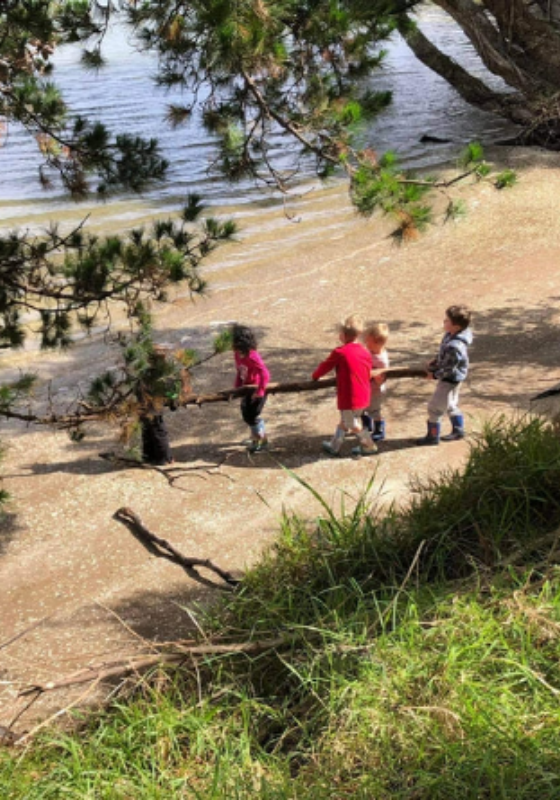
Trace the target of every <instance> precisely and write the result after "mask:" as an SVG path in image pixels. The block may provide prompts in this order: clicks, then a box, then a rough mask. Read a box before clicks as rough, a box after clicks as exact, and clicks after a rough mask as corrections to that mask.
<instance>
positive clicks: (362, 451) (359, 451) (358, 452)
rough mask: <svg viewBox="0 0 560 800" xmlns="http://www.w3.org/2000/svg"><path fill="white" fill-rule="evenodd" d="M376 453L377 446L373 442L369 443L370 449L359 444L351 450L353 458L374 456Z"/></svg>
mask: <svg viewBox="0 0 560 800" xmlns="http://www.w3.org/2000/svg"><path fill="white" fill-rule="evenodd" d="M376 453H377V445H376V444H374V443H373V442H372V443H371V447H366V446H365V445H363V444H359V445H358V446H357V447H353V448H352V455H353V456H374V455H376Z"/></svg>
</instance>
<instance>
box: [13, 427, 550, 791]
mask: <svg viewBox="0 0 560 800" xmlns="http://www.w3.org/2000/svg"><path fill="white" fill-rule="evenodd" d="M559 486H560V440H559V439H558V438H557V436H556V435H555V433H554V431H553V430H552V429H550V428H549V427H547V426H546V425H545V424H543V423H542V422H540V421H538V420H532V419H523V420H519V421H517V422H515V421H514V422H506V421H505V420H503V419H499V420H495V421H494V422H493V424H492V425H491V426H489V427H488V428H487V429H486V431H485V432H484V434H483V435H482V436H481V438H480V440H479V441H477V442H476V443H475V444H474V445H473V447H472V451H471V454H470V457H469V460H468V463H467V465H466V467H465V469H463V470H462V471H461V472H454V471H453V472H451V471H450V472H449V473H448V474H446V475H445V476H444V477H443V478H442V479H441V480H438V481H431V482H428V483H426V484H424V485H418V486H417V487H416V493H415V495H414V498H415V499H414V501H413V503H412V504H411V506H410V507H409V508H407V509H405V510H399V509H397V508H393V509H391V510H390V511H389V512H388V513H380V512H379V511H378V510H376V508H375V507H371V506H370V505H369V501H368V499H367V497H364V498H363V499H362V500H361V501H360V503H358V505H357V507H356V508H352V509H350V510H348V509H344V508H342V509H340V510H338V511H337V512H336V513H335V512H334V511H333V510H332V509H331V508H329V507H328V505H327V504H326V503H323V505H322V509H323V512H322V515H321V517H320V518H319V519H316V520H315V521H313V522H310V521H304V520H302V519H300V518H298V517H295V516H293V515H287V516H286V517H285V519H284V520H283V524H282V529H281V531H280V533H279V537H278V540H277V541H276V542H275V544H274V546H273V547H271V549H270V551H269V552H268V553H267V554H266V555H265V556H264V557H263V559H262V561H261V563H260V564H259V565H258V566H257V567H256V568H255V569H253V570H252V571H251V573H250V574H249V575H248V576H247V579H246V580H245V581H244V583H243V586H242V588H241V590H240V591H238V592H237V593H236V594H235V595H234V596H233V597H232V598H231V599H229V600H228V601H227V602H226V603H224V604H223V605H222V606H221V607H220V608H219V609H215V610H214V614H213V617H212V619H208V620H207V621H206V623H205V624H206V626H207V630H213V632H214V633H215V634H216V635H219V636H220V637H230V638H231V639H235V640H237V641H241V640H249V639H257V638H258V639H262V638H263V637H265V636H267V635H278V634H281V635H285V637H286V644H285V646H283V647H278V648H277V649H275V650H270V651H266V652H264V653H262V654H261V655H259V656H253V657H251V658H249V657H248V656H247V655H242V654H235V655H231V656H220V657H212V658H210V657H208V658H206V660H205V661H204V662H201V663H200V664H199V665H198V667H197V670H196V671H195V670H194V669H193V668H188V669H183V670H175V671H168V672H167V673H165V674H164V675H162V674H159V675H158V678H157V680H148V679H146V680H144V681H142V682H141V683H139V685H138V686H137V687H136V689H135V691H134V692H133V694H132V696H130V697H127V698H124V697H123V698H121V699H120V701H118V702H116V703H114V704H113V705H112V707H111V708H109V709H107V710H106V711H105V712H103V713H102V714H98V715H95V716H90V717H89V718H87V719H86V720H85V721H84V722H83V723H82V725H81V726H79V727H78V730H77V731H76V732H74V733H73V734H67V733H63V732H61V731H56V730H51V731H49V732H47V733H45V735H44V736H43V737H42V738H41V739H40V740H39V741H37V742H36V743H35V744H34V745H33V746H32V747H31V748H28V749H27V750H26V751H24V752H23V753H19V752H18V751H17V749H16V750H13V749H12V750H10V751H8V750H5V751H3V752H2V753H0V785H1V786H3V787H8V788H7V790H5V791H4V792H3V796H4V797H7V798H9V799H10V800H20V799H21V798H26V800H35V799H36V798H37V800H38V799H39V798H41V800H46V799H48V798H57V799H58V798H69V799H72V800H78V799H79V800H90V799H91V800H101V799H103V800H105V798H107V800H121V799H122V800H124V799H125V798H126V799H127V800H128V799H130V800H132V799H133V798H134V800H138V799H139V798H142V799H144V798H150V799H151V798H154V800H155V799H156V798H158V799H159V798H162V800H163V798H166V800H169V798H172V799H174V798H204V800H207V799H210V798H227V800H229V798H240V799H241V798H243V799H244V798H247V799H248V798H255V797H259V798H264V799H265V800H291V799H292V798H294V799H297V800H323V798H324V799H325V800H326V799H327V798H329V800H330V799H332V800H335V799H336V800H342V798H363V800H366V798H367V800H372V798H375V800H385V798H387V800H389V798H391V800H395V799H396V800H439V799H440V798H441V800H449V798H461V799H462V798H465V799H470V798H472V800H479V799H480V798H489V799H492V800H493V799H494V798H496V799H498V798H500V799H502V798H503V799H504V800H505V799H506V798H507V799H508V800H510V798H515V799H516V800H518V799H519V800H533V799H534V800H537V798H538V800H547V798H559V797H560V749H559V748H558V746H557V738H558V737H557V731H558V729H559V724H560V702H559V700H560V568H558V567H557V566H556V562H557V561H558V557H559V553H560V548H558V547H557V545H558V541H559V540H560V533H559V535H558V537H556V535H555V532H556V531H558V529H559V527H560V492H559V491H558V487H559ZM309 490H310V491H313V489H312V488H311V487H310V488H309ZM316 497H318V496H317V495H316ZM319 500H321V498H319ZM321 502H322V501H321ZM557 551H558V552H557ZM156 686H157V687H158V688H157V689H156V688H155V687H156ZM162 686H163V687H164V688H162Z"/></svg>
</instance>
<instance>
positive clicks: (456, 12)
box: [401, 0, 560, 150]
mask: <svg viewBox="0 0 560 800" xmlns="http://www.w3.org/2000/svg"><path fill="white" fill-rule="evenodd" d="M434 3H435V4H436V5H437V6H439V7H440V8H441V9H442V10H443V11H445V12H446V13H447V14H448V15H449V16H450V17H452V18H453V20H455V22H456V23H457V24H458V25H459V27H460V28H461V29H462V30H463V31H464V33H465V34H466V36H467V37H468V39H469V40H470V41H471V43H472V45H473V47H474V49H475V50H476V52H477V53H478V55H479V56H480V58H481V60H482V61H483V63H484V65H485V66H486V67H487V69H488V70H489V71H490V72H491V73H493V74H494V75H497V76H499V77H500V78H502V79H503V80H504V82H505V83H506V84H507V85H508V86H509V87H511V89H514V90H515V91H514V92H511V93H509V92H507V91H505V92H499V91H495V90H493V89H491V88H490V87H489V86H487V85H486V83H485V82H484V81H483V80H480V79H479V78H476V77H474V76H473V75H470V74H469V73H468V72H467V71H466V70H465V69H464V68H462V67H461V66H459V65H458V64H457V63H456V62H455V61H454V60H453V59H452V58H450V57H449V56H447V55H445V54H444V53H442V52H441V51H440V50H439V49H438V48H437V47H436V46H435V45H434V44H433V43H432V42H431V41H430V40H428V39H427V38H426V36H425V35H424V34H423V33H422V32H421V31H420V30H419V29H418V28H417V27H415V26H414V25H413V24H412V23H410V20H406V18H404V20H405V21H404V22H403V26H402V28H401V32H402V34H403V36H404V38H405V40H406V41H407V43H408V45H409V46H410V48H411V50H412V51H413V52H414V53H415V55H416V56H417V58H418V59H419V60H420V61H422V63H424V64H426V66H428V67H429V68H430V69H432V70H434V72H437V74H438V75H441V77H443V78H444V79H445V80H446V81H447V82H448V83H449V84H450V85H451V86H453V88H454V89H456V90H457V92H459V94H460V95H461V96H462V97H463V98H464V99H465V100H466V101H467V102H469V103H471V104H472V105H475V106H477V107H478V108H482V109H483V110H485V111H490V112H492V113H495V114H498V115H499V116H501V117H504V118H505V119H509V120H510V121H512V122H514V123H516V124H518V125H521V126H522V128H523V131H522V133H521V134H520V135H519V137H518V142H519V143H520V144H528V145H531V144H536V145H541V146H543V147H547V148H548V149H551V150H558V149H560V28H559V21H560V0H532V2H529V0H434Z"/></svg>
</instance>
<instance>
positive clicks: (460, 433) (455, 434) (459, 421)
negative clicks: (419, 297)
mask: <svg viewBox="0 0 560 800" xmlns="http://www.w3.org/2000/svg"><path fill="white" fill-rule="evenodd" d="M451 425H452V426H453V427H452V429H451V433H448V434H446V435H445V436H442V437H441V441H442V442H456V441H458V440H459V439H464V438H465V420H464V419H463V415H462V414H455V416H453V417H451Z"/></svg>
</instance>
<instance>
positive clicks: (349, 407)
mask: <svg viewBox="0 0 560 800" xmlns="http://www.w3.org/2000/svg"><path fill="white" fill-rule="evenodd" d="M332 369H334V370H336V397H337V404H338V408H339V410H340V411H353V410H354V409H360V408H367V407H368V405H369V400H370V393H371V387H370V373H371V369H372V360H371V354H370V353H369V351H368V350H366V348H365V347H363V346H362V345H361V344H359V343H358V342H349V343H348V344H344V345H342V346H341V347H337V348H336V349H335V350H333V351H332V353H331V354H330V356H329V357H328V358H326V359H325V361H322V362H321V363H320V364H319V366H318V367H317V369H316V370H315V372H314V373H313V375H312V376H311V377H312V378H313V380H314V381H316V380H318V379H319V378H321V377H322V376H323V375H326V374H327V373H328V372H330V371H331V370H332Z"/></svg>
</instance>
